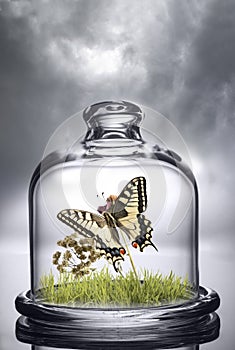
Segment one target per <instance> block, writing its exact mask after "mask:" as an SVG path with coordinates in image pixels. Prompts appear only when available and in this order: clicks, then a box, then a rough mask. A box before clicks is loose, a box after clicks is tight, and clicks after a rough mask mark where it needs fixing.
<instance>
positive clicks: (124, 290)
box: [37, 269, 193, 308]
mask: <svg viewBox="0 0 235 350" xmlns="http://www.w3.org/2000/svg"><path fill="white" fill-rule="evenodd" d="M192 295H193V289H192V285H191V284H190V282H189V281H188V278H185V279H182V278H181V277H178V276H176V275H175V274H174V273H173V272H170V274H169V275H167V276H162V274H160V273H156V274H152V273H150V272H149V271H144V274H143V277H142V281H140V279H139V278H138V279H137V278H136V275H135V274H134V273H133V271H129V272H128V273H127V274H126V275H125V276H121V275H119V276H117V277H116V278H113V276H112V275H111V274H110V273H109V271H108V269H103V270H101V271H100V272H97V271H95V272H93V273H92V274H90V275H88V276H84V277H82V279H76V278H75V277H74V276H73V275H72V274H71V273H61V274H60V276H59V280H58V282H56V281H55V278H54V275H53V274H52V273H50V274H49V275H44V276H43V277H42V278H41V281H40V289H39V290H38V295H37V297H38V298H40V301H41V302H42V303H52V304H62V305H68V306H82V307H106V308H107V307H134V306H154V305H162V304H169V303H175V302H178V301H183V300H188V299H190V298H191V297H192Z"/></svg>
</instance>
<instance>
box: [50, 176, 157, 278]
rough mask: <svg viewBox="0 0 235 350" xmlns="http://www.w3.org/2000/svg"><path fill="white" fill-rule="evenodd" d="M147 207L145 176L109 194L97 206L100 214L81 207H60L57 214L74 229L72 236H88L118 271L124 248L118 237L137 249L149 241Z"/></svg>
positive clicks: (149, 223) (149, 226)
mask: <svg viewBox="0 0 235 350" xmlns="http://www.w3.org/2000/svg"><path fill="white" fill-rule="evenodd" d="M146 208H147V191H146V179H145V178H144V177H143V176H140V177H135V178H134V179H132V180H131V181H129V182H128V184H127V185H126V186H125V187H124V188H123V190H122V191H121V193H120V194H119V196H115V195H110V196H109V197H108V198H107V200H106V205H105V206H100V207H98V212H99V214H100V215H98V214H95V213H91V212H88V211H84V210H77V209H64V210H62V211H60V212H59V213H58V215H57V218H58V219H59V220H60V221H62V222H63V223H65V224H66V225H68V226H70V227H71V228H73V229H74V230H75V234H73V237H74V236H77V237H81V236H82V237H85V238H88V239H92V240H93V241H94V242H95V245H96V249H98V250H100V253H101V254H103V255H105V256H106V259H107V260H108V261H110V262H112V264H113V266H114V269H115V271H117V272H118V270H119V269H118V264H117V263H118V262H120V261H123V260H124V255H125V254H126V249H125V248H124V247H123V243H121V237H123V236H124V237H125V241H126V239H128V240H130V241H131V244H132V246H133V247H134V248H138V249H139V250H140V251H141V252H142V251H143V250H144V248H145V247H147V246H148V245H151V246H153V247H154V248H155V249H156V250H157V251H158V249H157V247H156V246H155V245H154V244H153V242H152V241H151V238H152V231H153V228H152V226H151V221H149V220H148V219H147V218H146V217H145V215H144V214H142V213H143V212H145V210H146Z"/></svg>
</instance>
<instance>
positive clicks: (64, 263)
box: [53, 235, 101, 277]
mask: <svg viewBox="0 0 235 350" xmlns="http://www.w3.org/2000/svg"><path fill="white" fill-rule="evenodd" d="M57 245H58V246H60V247H62V248H65V249H66V250H65V252H63V253H62V252H60V251H57V252H55V253H54V254H53V264H54V265H57V270H58V271H59V272H66V271H67V272H72V273H73V274H74V276H75V277H82V276H84V275H88V274H90V273H91V272H92V271H93V270H94V268H92V267H91V264H92V263H94V262H95V261H96V260H97V259H99V258H100V257H101V254H100V253H99V252H98V251H97V250H96V249H95V247H94V246H93V245H91V244H89V243H88V242H84V241H83V240H80V241H77V240H76V239H74V238H73V235H71V236H66V237H65V238H64V239H63V240H60V241H58V242H57Z"/></svg>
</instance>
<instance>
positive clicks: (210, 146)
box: [0, 0, 235, 235]
mask: <svg viewBox="0 0 235 350" xmlns="http://www.w3.org/2000/svg"><path fill="white" fill-rule="evenodd" d="M1 6H2V10H1V12H0V16H1V21H0V45H1V49H0V76H1V80H0V89H1V97H0V98H1V125H2V126H1V129H0V133H1V138H0V143H1V175H2V181H1V191H2V194H3V195H2V199H3V204H2V207H5V202H6V198H7V197H9V196H10V197H11V198H14V193H16V192H17V191H16V189H19V188H21V191H22V192H21V193H22V194H21V197H20V198H21V200H22V201H23V200H24V195H23V193H25V191H26V189H27V182H28V179H29V176H30V174H31V172H32V169H33V168H34V167H35V166H36V163H37V162H38V161H39V160H40V158H41V156H42V153H43V150H44V147H45V145H46V143H47V140H48V139H49V137H50V136H51V134H52V132H53V131H54V130H55V129H56V127H57V126H58V125H59V124H60V123H61V122H62V121H63V120H64V119H66V117H68V116H69V115H71V114H73V113H75V112H76V111H78V110H80V109H82V108H83V107H85V106H87V105H89V104H91V103H93V102H95V101H98V100H103V99H110V98H116V99H120V98H123V99H126V100H133V101H137V102H139V103H142V104H144V105H147V106H149V107H152V108H154V109H157V110H158V111H160V112H162V113H163V114H165V115H166V116H167V117H169V118H170V120H171V121H172V122H173V123H174V124H175V125H176V126H177V127H178V129H179V130H180V132H181V133H182V135H183V137H184V138H185V140H186V143H187V144H188V147H189V149H190V150H191V152H192V158H193V162H194V164H195V172H196V175H198V179H199V186H200V189H201V202H202V231H203V232H205V235H206V234H208V233H207V231H211V230H213V231H216V232H217V234H218V235H219V234H220V232H221V230H223V229H224V230H225V231H228V232H231V230H232V228H233V225H234V220H233V215H232V207H233V204H232V198H230V197H232V196H233V195H234V194H235V193H234V192H235V191H234V186H233V178H234V165H233V161H232V159H233V154H234V142H233V138H234V128H235V122H234V121H235V98H234V91H235V89H234V88H235V78H234V74H235V63H234V62H235V49H234V45H233V37H234V34H235V24H234V20H233V19H234V15H235V4H234V1H226V2H225V3H224V2H221V1H219V0H210V1H207V2H205V1H194V0H191V1H189V2H188V1H180V0H179V1H153V0H149V1H148V2H143V1H140V0H136V1H132V0H128V1H120V0H118V1H117V0H116V1H107V0H100V1H99V2H94V1H91V0H86V1H76V2H67V1H56V2H54V5H51V4H49V3H48V2H47V1H42V2H40V3H35V4H32V3H30V2H26V1H25V2H11V3H5V4H4V5H1ZM17 193H18V192H17ZM12 200H13V199H12ZM215 203H216V204H215ZM223 208H225V210H223ZM4 215H5V214H4ZM218 216H219V217H220V224H219V225H216V224H215V222H217V221H215V219H214V218H215V217H218Z"/></svg>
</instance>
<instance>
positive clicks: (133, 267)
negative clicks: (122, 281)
mask: <svg viewBox="0 0 235 350" xmlns="http://www.w3.org/2000/svg"><path fill="white" fill-rule="evenodd" d="M120 232H121V235H122V239H123V241H124V243H125V247H126V250H127V252H128V255H129V259H130V262H131V266H132V269H133V272H134V274H135V277H136V279H138V274H137V271H136V267H135V264H134V260H133V259H132V256H131V252H130V249H129V248H128V245H127V242H126V239H125V237H124V235H123V233H122V230H120Z"/></svg>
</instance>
